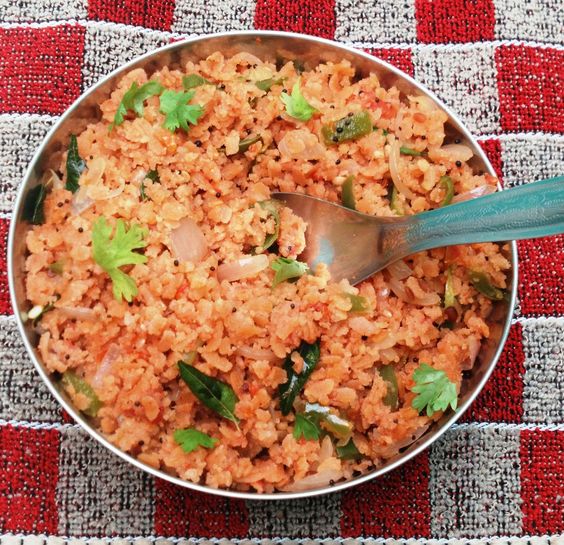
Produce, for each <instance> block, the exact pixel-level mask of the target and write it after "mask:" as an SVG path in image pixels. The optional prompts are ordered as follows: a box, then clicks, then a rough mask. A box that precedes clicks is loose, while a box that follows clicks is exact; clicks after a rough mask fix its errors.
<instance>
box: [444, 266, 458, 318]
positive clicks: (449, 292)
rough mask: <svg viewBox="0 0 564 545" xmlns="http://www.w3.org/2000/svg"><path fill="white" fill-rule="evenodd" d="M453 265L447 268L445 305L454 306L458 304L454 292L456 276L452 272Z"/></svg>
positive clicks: (446, 306)
mask: <svg viewBox="0 0 564 545" xmlns="http://www.w3.org/2000/svg"><path fill="white" fill-rule="evenodd" d="M452 268H453V267H452V265H451V266H450V267H449V268H448V269H447V280H446V284H445V301H444V307H445V308H449V307H454V306H456V303H457V300H456V295H455V294H454V278H453V273H452Z"/></svg>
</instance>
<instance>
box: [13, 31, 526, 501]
mask: <svg viewBox="0 0 564 545" xmlns="http://www.w3.org/2000/svg"><path fill="white" fill-rule="evenodd" d="M215 51H221V52H222V53H223V54H224V55H225V56H230V55H234V54H236V53H239V52H242V51H247V52H250V53H252V54H254V55H256V56H257V57H259V58H262V59H265V60H270V61H275V60H277V59H285V60H294V59H299V60H300V61H301V62H303V63H304V65H305V67H306V68H313V67H315V66H316V65H317V64H319V63H320V62H326V61H340V60H343V59H346V60H348V61H350V62H351V63H352V65H353V66H354V67H355V68H356V70H357V73H358V74H361V75H365V74H368V73H374V74H376V75H377V76H378V77H379V78H380V81H381V83H382V85H383V86H385V87H391V86H396V87H397V88H398V89H399V90H400V91H401V92H402V93H403V94H405V95H412V96H413V95H415V96H420V95H425V96H428V97H430V98H431V99H432V100H434V101H435V102H436V103H437V104H438V105H439V106H440V107H441V108H442V109H443V110H444V111H445V112H446V113H447V114H448V116H449V121H448V123H447V131H446V132H447V141H452V140H454V139H455V138H460V139H461V140H462V141H463V142H464V143H465V144H466V145H468V146H470V147H471V148H472V149H473V151H474V157H473V159H472V163H471V164H472V166H473V167H474V168H475V169H481V170H484V171H486V172H489V173H491V174H495V173H494V171H493V169H492V166H491V165H490V163H489V162H488V160H487V158H486V156H485V155H484V153H483V151H482V149H481V148H480V146H479V145H478V144H477V142H476V141H475V140H474V138H473V137H472V135H471V134H470V133H469V132H468V130H467V129H466V128H465V127H464V126H463V125H462V123H461V122H460V120H459V119H458V118H457V117H456V115H455V114H454V113H452V112H451V111H450V110H449V108H447V107H446V106H445V105H444V104H443V103H442V102H441V101H440V100H439V99H438V98H437V97H435V96H434V95H433V94H432V93H431V92H430V91H428V90H427V89H425V88H424V87H422V86H421V85H420V84H418V83H417V82H416V81H414V80H413V79H412V78H411V77H409V76H407V75H406V74H404V73H403V72H401V71H400V70H398V69H397V68H395V67H393V66H391V65H389V64H387V63H385V62H383V61H381V60H378V59H376V58H374V57H372V56H370V55H368V54H366V53H363V52H361V51H356V50H353V49H351V48H349V47H346V46H344V45H340V44H337V43H334V42H330V41H328V40H324V39H320V38H314V37H309V36H303V35H300V34H290V33H282V32H266V31H264V32H257V31H254V32H231V33H223V34H215V35H210V36H201V37H197V38H192V39H188V40H186V41H182V42H177V43H174V44H171V45H168V46H165V47H163V48H161V49H158V50H156V51H154V52H152V53H149V54H146V55H144V56H142V57H139V58H138V59H136V60H134V61H132V62H130V63H128V64H126V65H124V66H123V67H121V68H119V69H118V70H115V71H114V72H112V73H111V74H109V75H108V76H107V77H106V78H104V79H103V80H101V81H100V82H99V83H97V84H96V85H95V86H93V87H92V88H90V89H89V90H88V91H86V92H85V93H84V94H83V95H82V96H81V97H80V98H79V99H78V100H77V101H76V102H75V103H74V104H73V105H72V106H71V107H70V108H69V109H68V110H67V111H66V112H65V114H64V115H63V116H62V117H61V119H60V120H59V121H58V122H57V123H56V124H55V126H54V127H53V129H52V130H51V131H50V132H49V134H48V135H47V137H46V138H45V140H44V141H43V143H42V145H41V146H40V147H39V149H38V150H37V152H36V154H35V156H34V157H33V159H32V161H31V164H30V165H29V168H28V170H27V172H26V175H25V178H24V180H23V183H22V185H21V187H20V189H19V193H18V198H17V201H16V206H15V209H14V212H13V220H12V222H11V227H10V234H9V243H8V273H9V283H10V293H11V298H12V305H13V308H14V310H15V315H16V320H17V323H18V328H19V331H20V333H21V335H22V337H23V341H24V344H25V346H26V348H27V351H28V352H29V355H30V357H31V360H32V361H33V363H34V365H35V367H36V368H37V370H38V372H39V374H40V375H41V378H42V379H43V381H44V382H45V383H46V385H47V387H48V388H49V390H50V391H51V393H52V394H53V395H54V396H55V397H56V398H57V400H58V401H59V402H60V403H61V405H62V406H63V407H64V408H65V409H66V410H67V411H68V412H69V413H70V414H71V415H72V416H73V418H74V419H75V420H76V421H77V422H78V423H79V424H80V425H81V426H82V427H83V428H84V430H86V432H88V434H90V435H91V436H92V437H93V438H94V439H96V440H97V441H99V442H100V443H101V444H103V445H104V446H105V447H107V448H108V449H109V450H110V451H112V452H113V453H115V454H116V455H118V456H120V457H121V458H123V459H124V460H127V461H128V462H130V463H131V464H132V465H133V466H135V467H137V468H139V469H142V470H144V471H146V472H148V473H151V474H153V475H155V476H157V477H160V478H162V479H165V480H167V481H170V482H172V483H175V484H178V485H180V486H184V487H186V488H190V489H193V490H198V491H203V492H207V493H212V494H217V495H221V496H227V497H238V498H246V499H254V500H266V499H268V500H273V499H288V498H298V497H308V496H316V495H321V494H326V493H329V492H334V491H338V490H343V489H345V488H349V487H351V486H354V485H356V484H360V483H362V482H366V481H368V480H371V479H374V478H376V477H378V476H380V475H383V474H384V473H387V472H388V471H390V470H392V469H395V468H397V467H398V466H400V465H401V464H403V463H405V462H406V461H408V460H409V459H411V458H413V457H414V456H415V455H417V454H418V453H419V452H421V451H422V450H424V449H426V448H427V447H428V446H429V445H431V444H432V443H433V442H434V441H435V440H436V439H437V438H438V437H440V436H441V435H442V434H443V433H444V432H445V431H446V430H447V428H448V427H449V426H451V425H452V424H453V423H454V422H455V421H456V420H457V419H458V418H459V417H460V416H461V415H462V414H463V413H464V411H465V410H466V409H467V408H468V406H469V405H470V403H471V402H472V401H473V400H474V398H475V397H476V396H477V394H478V393H479V392H480V390H481V389H482V387H483V386H484V384H485V382H486V380H487V378H488V377H489V375H490V374H491V372H492V371H493V368H494V366H495V364H496V362H497V360H498V358H499V356H500V353H501V350H502V348H503V344H504V343H505V340H506V338H507V334H508V331H509V326H510V323H511V317H512V313H513V308H514V305H515V299H516V286H517V282H516V280H517V252H516V246H515V243H514V242H513V243H511V244H510V246H509V248H510V250H509V254H510V255H509V256H508V257H509V258H510V259H511V261H512V271H511V278H510V283H509V289H510V293H511V297H510V299H509V301H507V302H505V301H504V302H502V303H498V304H496V305H497V306H496V307H495V308H494V311H493V313H492V316H491V336H490V338H489V339H488V340H487V342H484V343H483V344H482V348H481V351H480V354H479V356H478V359H477V361H476V365H475V366H474V368H473V369H472V370H471V371H469V372H467V373H466V376H465V379H464V381H463V387H462V391H461V394H460V400H459V401H460V404H459V409H458V410H457V411H456V412H449V413H447V414H445V415H444V416H443V417H442V418H441V419H440V420H439V421H438V422H436V423H435V424H434V425H433V426H431V428H430V429H429V430H428V431H427V432H426V433H425V434H424V435H423V436H422V437H420V438H419V439H418V440H417V441H415V443H413V444H412V445H410V446H409V447H407V448H406V449H404V450H403V452H401V453H400V454H398V455H397V456H395V457H394V458H392V459H390V460H389V461H388V462H387V463H386V464H385V465H384V466H382V467H380V468H378V469H377V470H374V471H373V472H371V473H369V474H366V475H362V476H360V477H358V478H355V479H351V480H349V481H346V482H342V483H337V484H336V485H334V486H332V487H324V488H319V489H315V490H308V491H306V492H295V493H282V492H281V493H274V494H258V493H253V492H237V491H233V490H223V489H214V488H209V487H206V486H201V485H197V484H193V483H191V482H187V481H184V480H181V479H179V478H177V477H174V476H172V475H169V474H167V473H164V472H163V471H160V470H156V469H154V468H152V467H149V466H148V465H146V464H144V463H142V462H140V461H138V460H137V459H135V458H133V457H132V456H130V455H129V454H127V453H125V452H123V451H121V450H119V449H118V448H116V447H115V446H114V445H112V444H111V443H110V442H109V441H108V440H107V439H106V438H104V437H103V436H102V435H101V434H100V433H99V432H98V431H97V430H96V429H95V428H94V427H93V426H92V424H91V423H90V422H89V421H88V419H87V417H85V416H83V415H82V414H81V413H80V412H79V411H78V410H76V409H75V408H74V407H73V406H72V403H71V402H70V399H69V398H68V397H67V395H66V394H65V392H64V391H63V390H61V389H60V387H59V386H58V384H56V383H55V382H54V381H52V380H51V379H50V377H49V375H48V373H47V371H46V369H45V367H44V365H43V363H42V361H41V358H40V356H39V353H38V351H37V350H36V348H35V346H36V343H37V335H36V333H35V332H34V331H33V330H32V328H31V327H30V326H29V325H28V324H25V323H23V321H22V319H21V313H22V312H23V311H26V310H28V309H29V306H30V304H29V301H27V300H26V296H25V284H24V260H25V256H26V249H25V237H26V232H27V230H28V229H29V225H28V224H27V223H26V222H25V221H23V220H22V217H21V216H22V207H23V198H24V196H25V194H27V192H28V190H29V189H31V188H32V187H34V186H35V185H37V184H38V183H39V181H40V180H41V177H42V175H43V173H44V172H45V170H46V169H48V168H51V167H53V166H55V167H56V166H58V163H59V160H60V154H61V153H62V152H63V151H64V150H65V149H66V146H67V143H68V138H69V135H70V134H71V133H74V134H77V133H79V132H80V131H82V130H83V129H84V128H85V127H86V126H87V125H88V124H89V123H91V122H95V121H97V120H99V119H100V117H101V114H100V110H99V107H98V105H99V104H100V103H101V102H102V101H103V100H105V99H106V98H107V97H108V96H109V94H110V93H111V91H112V90H113V89H114V88H115V85H116V83H117V81H118V80H119V79H120V78H121V77H122V76H123V75H124V74H125V73H126V72H127V71H129V70H131V69H133V68H144V69H145V70H146V71H147V72H148V73H149V74H151V73H153V72H155V71H156V70H158V69H160V68H162V67H164V66H168V67H171V68H182V67H183V66H184V65H185V63H186V62H187V61H188V60H192V61H197V60H199V59H202V58H205V57H207V56H208V55H209V54H211V53H213V52H215Z"/></svg>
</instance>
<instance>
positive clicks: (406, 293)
mask: <svg viewBox="0 0 564 545" xmlns="http://www.w3.org/2000/svg"><path fill="white" fill-rule="evenodd" d="M388 285H389V286H390V289H391V290H392V291H393V292H394V294H395V295H396V297H397V298H398V299H401V300H402V301H403V302H404V303H409V304H412V305H417V306H421V307H427V306H432V305H438V304H439V303H440V301H441V298H440V297H439V296H438V295H437V294H436V293H426V294H425V295H424V296H421V297H415V296H414V295H413V293H412V292H411V290H409V289H408V288H407V287H406V286H405V285H404V284H403V283H402V282H401V281H400V280H397V279H396V278H393V277H390V280H388Z"/></svg>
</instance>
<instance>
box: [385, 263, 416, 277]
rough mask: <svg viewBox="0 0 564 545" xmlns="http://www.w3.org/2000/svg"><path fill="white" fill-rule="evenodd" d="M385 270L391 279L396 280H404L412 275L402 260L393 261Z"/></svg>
mask: <svg viewBox="0 0 564 545" xmlns="http://www.w3.org/2000/svg"><path fill="white" fill-rule="evenodd" d="M386 270H387V271H388V272H389V273H390V275H391V276H392V277H393V278H397V279H398V280H404V279H405V278H408V277H409V276H411V274H412V273H413V271H412V270H411V269H410V268H409V265H408V264H407V263H406V262H405V261H404V260H403V259H399V260H398V261H394V262H393V263H392V264H391V265H388V266H387V267H386Z"/></svg>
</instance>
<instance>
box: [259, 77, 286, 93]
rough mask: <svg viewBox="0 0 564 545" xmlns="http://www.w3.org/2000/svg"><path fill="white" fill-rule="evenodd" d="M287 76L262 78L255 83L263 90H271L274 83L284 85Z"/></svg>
mask: <svg viewBox="0 0 564 545" xmlns="http://www.w3.org/2000/svg"><path fill="white" fill-rule="evenodd" d="M285 79H286V78H277V79H275V78H268V79H261V80H260V81H257V82H256V83H255V85H256V86H257V87H258V88H259V89H260V90H261V91H266V92H268V91H270V89H271V88H272V86H273V85H283V84H284V80H285Z"/></svg>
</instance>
